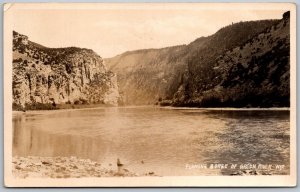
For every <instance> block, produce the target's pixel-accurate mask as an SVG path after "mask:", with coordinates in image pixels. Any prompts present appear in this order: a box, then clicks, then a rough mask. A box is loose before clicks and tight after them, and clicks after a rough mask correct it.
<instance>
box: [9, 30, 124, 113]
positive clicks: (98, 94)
mask: <svg viewBox="0 0 300 192" xmlns="http://www.w3.org/2000/svg"><path fill="white" fill-rule="evenodd" d="M12 65H13V74H12V75H13V84H12V90H13V105H14V106H22V107H23V108H24V107H25V108H26V106H30V105H35V104H54V105H56V104H65V103H68V104H70V103H73V104H74V103H75V104H88V103H91V104H94V103H97V104H99V103H102V104H112V105H117V104H118V99H119V92H118V84H117V77H116V75H115V74H114V73H113V72H110V71H108V70H107V69H106V67H105V65H104V63H103V59H102V58H101V57H100V56H98V55H97V54H96V53H95V52H94V51H92V50H89V49H81V48H77V47H68V48H47V47H44V46H42V45H39V44H37V43H34V42H31V41H29V40H28V37H27V36H25V35H21V34H19V33H17V32H15V31H14V32H13V64H12Z"/></svg>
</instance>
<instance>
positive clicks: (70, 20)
mask: <svg viewBox="0 0 300 192" xmlns="http://www.w3.org/2000/svg"><path fill="white" fill-rule="evenodd" d="M175 5H176V6H175ZM263 8H264V9H263ZM13 11H14V12H13V14H14V15H13V29H14V30H15V31H17V32H19V33H21V34H24V35H27V36H28V37H29V39H30V40H31V41H33V42H36V43H39V44H41V45H44V46H46V47H52V48H58V47H70V46H76V47H81V48H89V49H93V50H94V51H95V52H96V53H98V54H99V55H100V56H101V57H103V58H108V57H113V56H116V55H118V54H121V53H123V52H125V51H130V50H137V49H146V48H162V47H168V46H174V45H182V44H188V43H190V42H192V41H193V40H195V39H196V38H199V37H201V36H208V35H212V34H213V33H215V32H217V31H218V30H219V29H220V28H222V27H224V26H227V25H230V24H231V23H236V22H240V21H250V20H262V19H280V18H282V14H283V13H284V12H285V11H286V10H282V9H279V8H276V9H268V8H267V7H259V8H251V6H250V7H245V6H244V7H243V8H237V7H235V8H234V6H231V7H230V8H229V7H228V8H222V7H219V8H218V9H215V7H211V6H210V7H209V6H206V7H205V6H203V5H200V4H192V5H189V6H186V5H180V4H179V5H178V4H168V5H166V4H160V5H155V6H151V5H150V6H149V5H147V6H139V5H137V6H131V7H130V6H129V5H125V6H124V5H118V4H116V5H113V6H102V5H97V6H91V4H90V5H89V6H88V7H85V6H78V5H76V6H75V5H74V6H72V5H67V6H66V5H65V6H49V5H48V6H41V7H39V6H27V7H26V6H17V7H15V8H14V9H13Z"/></svg>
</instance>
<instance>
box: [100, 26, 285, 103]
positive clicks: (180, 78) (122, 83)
mask: <svg viewBox="0 0 300 192" xmlns="http://www.w3.org/2000/svg"><path fill="white" fill-rule="evenodd" d="M279 22H280V21H279V20H262V21H247V22H240V23H235V24H232V25H230V26H226V27H223V28H222V29H220V30H219V31H218V32H216V33H215V34H213V35H211V36H208V37H200V38H198V39H196V40H195V41H193V42H191V43H190V44H188V45H181V46H174V47H168V48H162V49H146V50H137V51H130V52H125V53H123V54H121V55H118V56H116V57H113V58H109V59H105V60H104V61H105V64H106V65H107V66H108V67H109V69H110V70H112V71H113V72H115V73H117V74H118V82H119V87H120V93H121V95H122V97H123V102H124V103H125V104H155V103H160V104H162V105H175V106H201V105H202V103H201V100H202V98H203V94H204V93H205V92H206V91H208V90H214V89H215V88H216V87H219V84H220V83H221V77H220V75H221V74H220V73H222V71H217V70H215V69H214V67H216V59H217V58H219V56H221V55H223V54H225V53H226V52H229V51H230V50H232V49H233V48H235V47H239V46H242V45H244V44H245V43H246V42H247V41H249V40H250V39H253V38H254V37H255V36H257V35H258V34H260V33H262V32H264V31H265V30H266V29H268V28H270V27H272V26H275V25H277V24H278V23H279ZM187 33H188V32H187ZM171 38H173V37H171ZM174 38H175V37H174ZM220 62H221V61H220ZM220 65H222V64H221V63H220ZM224 65H226V64H224ZM221 68H222V67H220V69H221ZM218 72H219V73H218ZM218 78H219V79H218ZM222 78H223V77H222Z"/></svg>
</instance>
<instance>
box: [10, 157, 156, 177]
mask: <svg viewBox="0 0 300 192" xmlns="http://www.w3.org/2000/svg"><path fill="white" fill-rule="evenodd" d="M12 166H13V167H12V171H13V175H14V176H15V177H16V178H28V177H30V178H81V177H135V176H154V173H153V172H149V173H145V174H143V175H139V174H136V173H133V172H130V171H129V170H127V169H125V168H122V167H118V168H116V169H113V168H110V169H108V168H104V167H102V166H101V164H100V163H98V162H95V161H91V160H89V159H79V158H76V157H35V156H29V157H13V161H12Z"/></svg>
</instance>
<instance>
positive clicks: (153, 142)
mask: <svg viewBox="0 0 300 192" xmlns="http://www.w3.org/2000/svg"><path fill="white" fill-rule="evenodd" d="M289 127H290V124H289V111H222V110H203V109H192V110H191V109H166V108H155V107H129V108H122V107H119V108H117V107H116V108H98V109H84V110H64V111H37V112H26V113H18V114H14V116H13V155H15V156H77V157H79V158H89V159H91V160H94V161H99V162H100V163H101V164H102V165H103V166H104V167H111V168H116V160H117V158H119V159H120V160H121V162H122V163H124V166H125V167H126V168H127V169H128V170H130V171H133V172H137V173H145V172H150V171H151V172H152V171H153V172H155V173H156V174H158V175H169V176H171V175H174V176H177V175H220V174H224V172H223V171H221V170H218V169H216V170H210V169H187V168H186V165H187V164H189V165H193V164H205V163H207V164H210V163H237V164H241V163H243V164H244V163H251V164H257V163H261V164H284V165H285V170H284V171H283V172H282V174H288V173H289V158H290V156H289V141H290V137H289V133H290V132H289V130H290V129H289ZM279 174H280V173H279Z"/></svg>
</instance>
